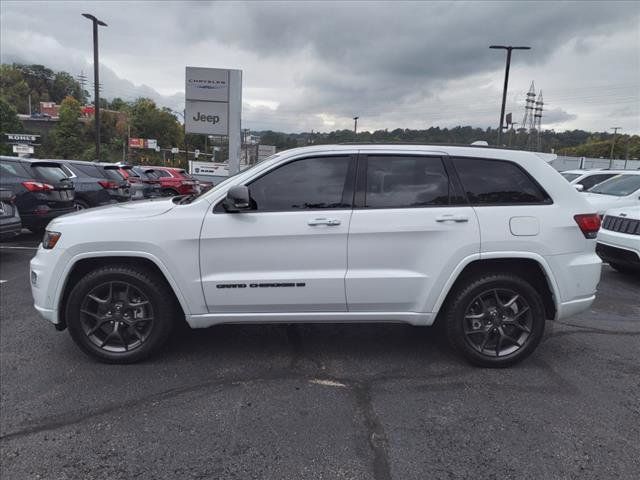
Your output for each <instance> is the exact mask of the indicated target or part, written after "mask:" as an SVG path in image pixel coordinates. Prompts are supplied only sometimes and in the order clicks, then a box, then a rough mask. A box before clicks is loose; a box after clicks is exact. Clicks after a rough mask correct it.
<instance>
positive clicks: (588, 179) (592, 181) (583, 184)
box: [560, 170, 622, 192]
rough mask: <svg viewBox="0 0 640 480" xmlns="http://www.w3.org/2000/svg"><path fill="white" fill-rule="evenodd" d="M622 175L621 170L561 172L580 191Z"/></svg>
mask: <svg viewBox="0 0 640 480" xmlns="http://www.w3.org/2000/svg"><path fill="white" fill-rule="evenodd" d="M618 173H622V171H619V170H565V171H564V172H560V175H562V176H563V177H564V178H566V179H567V181H568V182H569V183H570V184H571V185H576V186H578V185H579V186H580V188H579V190H580V191H585V192H586V191H587V190H589V189H590V188H591V187H593V186H594V185H597V184H598V183H601V182H604V181H605V180H608V179H609V178H611V177H613V176H614V175H616V174H618Z"/></svg>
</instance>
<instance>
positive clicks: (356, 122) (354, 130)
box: [353, 117, 360, 135]
mask: <svg viewBox="0 0 640 480" xmlns="http://www.w3.org/2000/svg"><path fill="white" fill-rule="evenodd" d="M359 118H360V117H353V133H354V134H355V135H357V134H358V119H359Z"/></svg>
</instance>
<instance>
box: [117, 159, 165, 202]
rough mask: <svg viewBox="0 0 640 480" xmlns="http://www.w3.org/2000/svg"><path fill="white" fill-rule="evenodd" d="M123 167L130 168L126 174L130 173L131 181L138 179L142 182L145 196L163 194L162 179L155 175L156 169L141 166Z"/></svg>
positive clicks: (152, 196) (154, 196)
mask: <svg viewBox="0 0 640 480" xmlns="http://www.w3.org/2000/svg"><path fill="white" fill-rule="evenodd" d="M122 168H129V170H126V171H125V172H126V174H128V175H129V177H128V179H129V182H131V183H133V181H134V179H136V181H138V182H140V183H142V186H143V190H142V191H143V195H144V198H156V197H162V196H163V195H162V188H161V185H160V180H159V179H158V177H157V176H156V175H155V170H153V169H152V168H147V167H140V166H135V167H130V166H125V167H122Z"/></svg>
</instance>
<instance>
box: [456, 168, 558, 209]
mask: <svg viewBox="0 0 640 480" xmlns="http://www.w3.org/2000/svg"><path fill="white" fill-rule="evenodd" d="M453 164H454V165H455V167H456V170H457V172H458V176H459V177H460V180H461V181H462V186H463V188H464V191H465V192H466V194H467V198H468V199H469V202H470V203H471V204H472V205H513V204H522V203H524V204H526V203H529V204H532V203H533V204H535V203H551V199H550V198H549V195H547V193H546V192H545V191H544V190H542V188H541V187H540V186H539V185H537V184H536V182H535V181H534V180H533V179H532V178H531V177H529V175H527V174H526V173H525V172H524V171H523V170H522V169H521V168H520V167H519V166H518V165H516V164H514V163H511V162H507V161H503V160H487V159H481V158H454V159H453Z"/></svg>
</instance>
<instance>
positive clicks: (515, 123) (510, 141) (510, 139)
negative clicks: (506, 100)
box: [509, 122, 520, 147]
mask: <svg viewBox="0 0 640 480" xmlns="http://www.w3.org/2000/svg"><path fill="white" fill-rule="evenodd" d="M514 125H520V124H519V123H518V122H513V123H512V124H511V130H509V147H511V143H512V140H513V130H514V128H513V127H514Z"/></svg>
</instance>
